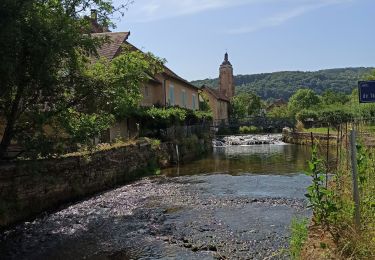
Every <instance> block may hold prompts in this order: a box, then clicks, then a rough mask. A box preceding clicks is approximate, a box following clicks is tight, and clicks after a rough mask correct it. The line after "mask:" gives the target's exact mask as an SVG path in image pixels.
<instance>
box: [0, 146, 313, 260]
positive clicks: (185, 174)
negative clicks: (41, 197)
mask: <svg viewBox="0 0 375 260" xmlns="http://www.w3.org/2000/svg"><path fill="white" fill-rule="evenodd" d="M309 156H310V151H309V148H307V147H303V146H295V145H286V144H282V143H279V144H271V145H251V146H226V147H216V148H214V151H213V153H212V154H211V155H208V156H206V157H205V158H203V159H201V160H198V161H194V162H190V163H187V164H184V165H180V166H178V167H172V168H169V169H165V170H162V172H161V175H160V176H156V177H149V178H144V179H142V180H139V181H136V182H133V183H131V184H128V185H125V186H123V187H121V188H118V189H115V190H112V191H108V192H105V193H102V194H100V195H98V196H95V197H93V198H91V199H87V200H85V201H82V202H79V203H76V204H74V205H71V206H69V207H66V208H65V209H63V210H61V211H58V212H55V213H53V214H50V215H46V216H44V217H43V218H38V219H36V220H34V221H32V222H25V223H23V224H20V225H18V226H17V227H15V228H13V229H12V230H8V231H5V232H3V233H1V234H0V258H1V259H288V256H287V252H286V248H287V246H288V237H289V235H290V234H289V225H290V221H291V219H292V218H293V217H295V216H298V217H301V216H310V214H311V212H310V211H309V210H307V208H306V200H305V199H304V193H305V189H306V186H307V185H309V182H310V179H309V178H308V177H307V176H305V175H303V174H302V172H303V170H304V169H305V168H306V160H308V159H309Z"/></svg>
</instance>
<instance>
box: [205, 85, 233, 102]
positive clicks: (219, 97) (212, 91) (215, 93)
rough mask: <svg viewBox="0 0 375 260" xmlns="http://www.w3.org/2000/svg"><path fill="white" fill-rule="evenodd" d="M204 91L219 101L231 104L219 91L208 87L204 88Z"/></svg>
mask: <svg viewBox="0 0 375 260" xmlns="http://www.w3.org/2000/svg"><path fill="white" fill-rule="evenodd" d="M202 90H206V91H207V92H208V93H209V94H211V95H212V96H214V97H215V98H216V99H217V100H222V101H225V102H228V103H229V102H230V100H229V98H228V97H227V96H225V95H224V94H223V93H221V92H220V91H219V90H218V89H213V88H210V87H207V86H202Z"/></svg>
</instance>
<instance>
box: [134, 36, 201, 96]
mask: <svg viewBox="0 0 375 260" xmlns="http://www.w3.org/2000/svg"><path fill="white" fill-rule="evenodd" d="M127 44H129V46H130V47H131V48H132V49H134V50H137V51H141V50H140V49H138V48H137V47H135V46H134V45H133V44H131V43H128V42H127ZM163 68H164V71H163V74H164V75H166V76H168V77H170V78H173V79H176V80H178V81H180V82H182V83H185V84H186V85H188V86H189V87H191V88H194V89H196V90H197V89H198V88H197V87H196V86H194V85H193V84H191V83H190V82H189V81H187V80H186V79H184V78H181V77H180V76H178V75H177V74H176V73H174V72H173V71H172V70H171V69H170V68H168V67H167V66H165V65H163Z"/></svg>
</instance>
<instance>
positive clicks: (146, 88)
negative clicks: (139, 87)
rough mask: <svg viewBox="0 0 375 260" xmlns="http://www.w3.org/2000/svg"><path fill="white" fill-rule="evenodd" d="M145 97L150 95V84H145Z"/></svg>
mask: <svg viewBox="0 0 375 260" xmlns="http://www.w3.org/2000/svg"><path fill="white" fill-rule="evenodd" d="M145 97H148V86H145Z"/></svg>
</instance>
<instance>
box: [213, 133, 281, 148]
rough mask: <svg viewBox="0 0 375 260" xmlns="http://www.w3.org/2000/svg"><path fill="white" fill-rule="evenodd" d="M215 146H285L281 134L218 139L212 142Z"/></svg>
mask: <svg viewBox="0 0 375 260" xmlns="http://www.w3.org/2000/svg"><path fill="white" fill-rule="evenodd" d="M212 144H213V146H215V147H222V146H231V145H260V144H283V142H282V135H281V134H264V135H241V136H225V137H217V138H216V139H214V140H213V141H212Z"/></svg>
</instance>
